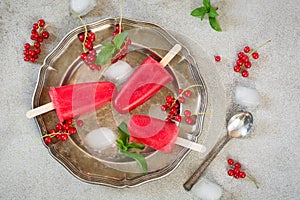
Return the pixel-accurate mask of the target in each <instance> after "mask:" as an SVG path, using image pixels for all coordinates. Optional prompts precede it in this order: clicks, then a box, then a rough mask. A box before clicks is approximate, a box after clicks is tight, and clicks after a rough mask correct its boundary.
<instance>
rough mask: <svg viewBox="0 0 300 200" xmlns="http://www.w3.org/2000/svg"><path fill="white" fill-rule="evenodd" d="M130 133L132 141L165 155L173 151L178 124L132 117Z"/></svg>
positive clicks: (143, 117) (145, 117)
mask: <svg viewBox="0 0 300 200" xmlns="http://www.w3.org/2000/svg"><path fill="white" fill-rule="evenodd" d="M128 131H129V133H130V140H132V141H136V142H140V143H143V144H145V145H147V146H150V147H152V148H154V149H156V150H158V151H162V152H164V153H169V152H171V151H172V150H173V147H174V144H175V141H176V139H177V135H178V127H177V125H176V124H174V123H172V122H166V121H163V120H160V119H156V118H152V117H149V116H143V115H133V116H132V117H131V119H130V122H129V123H128Z"/></svg>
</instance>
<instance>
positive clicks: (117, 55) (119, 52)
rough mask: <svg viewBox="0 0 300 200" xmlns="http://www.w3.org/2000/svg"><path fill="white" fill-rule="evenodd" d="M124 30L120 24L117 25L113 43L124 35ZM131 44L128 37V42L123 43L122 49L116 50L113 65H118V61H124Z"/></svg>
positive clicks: (112, 59) (112, 60)
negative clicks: (119, 35)
mask: <svg viewBox="0 0 300 200" xmlns="http://www.w3.org/2000/svg"><path fill="white" fill-rule="evenodd" d="M122 31H123V29H122V27H121V25H120V24H117V25H116V27H115V31H114V32H113V34H112V36H113V37H112V40H111V42H112V43H113V41H114V38H115V37H116V36H117V35H118V34H120V33H122ZM130 44H131V40H130V39H129V38H128V37H127V38H126V40H125V41H124V42H123V44H122V46H121V47H120V49H118V50H116V51H115V52H114V53H113V55H112V58H111V63H116V62H118V60H122V59H123V58H124V57H125V56H126V55H127V49H128V46H129V45H130Z"/></svg>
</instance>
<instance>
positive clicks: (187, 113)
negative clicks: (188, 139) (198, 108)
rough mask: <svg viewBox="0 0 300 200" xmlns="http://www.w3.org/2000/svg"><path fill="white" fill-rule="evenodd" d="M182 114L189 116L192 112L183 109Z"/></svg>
mask: <svg viewBox="0 0 300 200" xmlns="http://www.w3.org/2000/svg"><path fill="white" fill-rule="evenodd" d="M183 114H184V116H185V117H190V116H191V115H192V112H191V111H189V110H185V111H184V112H183Z"/></svg>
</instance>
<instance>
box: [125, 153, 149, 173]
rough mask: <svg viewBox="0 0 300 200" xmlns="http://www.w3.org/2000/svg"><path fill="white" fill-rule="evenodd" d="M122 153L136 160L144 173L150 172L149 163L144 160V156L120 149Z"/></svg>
mask: <svg viewBox="0 0 300 200" xmlns="http://www.w3.org/2000/svg"><path fill="white" fill-rule="evenodd" d="M119 151H120V153H121V154H123V155H125V156H128V157H130V158H133V159H134V160H136V161H137V163H138V164H139V166H140V168H141V169H142V170H143V172H144V173H147V172H148V165H147V162H146V160H145V158H144V156H142V155H141V154H137V153H132V152H128V151H123V150H122V149H119Z"/></svg>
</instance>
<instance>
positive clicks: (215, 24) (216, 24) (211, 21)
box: [209, 17, 222, 32]
mask: <svg viewBox="0 0 300 200" xmlns="http://www.w3.org/2000/svg"><path fill="white" fill-rule="evenodd" d="M209 24H210V26H211V27H212V28H213V29H214V30H216V31H219V32H221V31H222V29H221V27H220V24H219V22H218V21H217V19H216V18H215V17H209Z"/></svg>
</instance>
